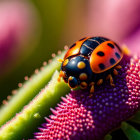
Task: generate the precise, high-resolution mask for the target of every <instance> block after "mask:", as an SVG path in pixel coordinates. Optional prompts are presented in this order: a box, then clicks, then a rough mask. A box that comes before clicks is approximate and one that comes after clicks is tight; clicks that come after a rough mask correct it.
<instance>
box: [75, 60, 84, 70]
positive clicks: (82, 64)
mask: <svg viewBox="0 0 140 140" xmlns="http://www.w3.org/2000/svg"><path fill="white" fill-rule="evenodd" d="M77 67H78V68H79V69H84V68H85V67H86V64H85V63H84V62H82V61H81V62H79V63H78V64H77Z"/></svg>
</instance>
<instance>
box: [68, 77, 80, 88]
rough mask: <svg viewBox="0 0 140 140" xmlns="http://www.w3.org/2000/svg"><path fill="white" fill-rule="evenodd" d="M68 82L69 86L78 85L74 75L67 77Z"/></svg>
mask: <svg viewBox="0 0 140 140" xmlns="http://www.w3.org/2000/svg"><path fill="white" fill-rule="evenodd" d="M68 84H69V86H70V88H76V87H77V86H78V81H77V79H76V78H75V77H74V76H70V77H69V78H68Z"/></svg>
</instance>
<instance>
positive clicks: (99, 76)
mask: <svg viewBox="0 0 140 140" xmlns="http://www.w3.org/2000/svg"><path fill="white" fill-rule="evenodd" d="M122 57H123V53H122V51H121V49H120V48H119V47H118V45H117V44H116V43H114V42H113V41H110V40H109V39H107V38H104V37H86V38H83V39H80V40H79V41H77V42H76V43H74V44H73V45H72V46H71V47H70V48H69V50H68V51H67V53H66V54H65V56H64V61H63V62H62V65H61V73H60V77H63V79H64V81H65V82H66V83H68V84H69V86H70V87H71V88H75V87H77V86H79V85H80V87H81V88H86V87H88V86H90V87H91V89H90V92H91V93H93V92H94V85H95V84H97V85H100V84H102V83H103V81H105V80H106V79H110V84H111V85H112V86H114V84H113V78H112V74H114V75H117V74H118V72H117V70H116V68H120V67H121V66H119V67H117V66H116V65H117V64H118V63H119V62H120V61H121V59H122Z"/></svg>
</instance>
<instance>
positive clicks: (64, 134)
mask: <svg viewBox="0 0 140 140" xmlns="http://www.w3.org/2000/svg"><path fill="white" fill-rule="evenodd" d="M120 65H121V66H122V69H120V70H119V74H118V76H114V84H115V87H112V86H110V83H109V81H106V82H104V83H103V85H101V86H96V87H95V92H94V94H93V96H92V97H89V91H88V90H77V91H72V92H71V93H70V94H69V95H67V96H66V98H64V97H62V100H63V102H62V103H61V105H59V108H60V109H58V110H56V112H57V113H56V112H55V114H54V115H55V117H51V120H52V121H50V122H49V123H46V126H45V125H44V127H45V128H43V129H44V131H42V132H39V133H36V139H45V140H49V139H71V140H80V139H83V140H84V139H85V140H87V139H88V140H93V139H94V140H101V139H103V138H104V136H105V135H106V134H107V133H108V132H110V131H111V130H112V129H114V128H116V127H118V126H119V125H120V124H121V122H122V121H125V120H127V119H128V118H130V117H131V116H132V115H133V114H134V113H135V112H136V111H137V110H138V109H139V108H140V58H139V57H133V58H129V57H127V56H124V58H123V60H122V61H121V62H120ZM41 130H42V129H41Z"/></svg>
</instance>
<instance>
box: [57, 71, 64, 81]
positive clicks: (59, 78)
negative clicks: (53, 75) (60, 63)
mask: <svg viewBox="0 0 140 140" xmlns="http://www.w3.org/2000/svg"><path fill="white" fill-rule="evenodd" d="M61 77H65V72H64V71H60V73H59V77H58V79H57V80H58V82H60V80H61Z"/></svg>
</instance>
